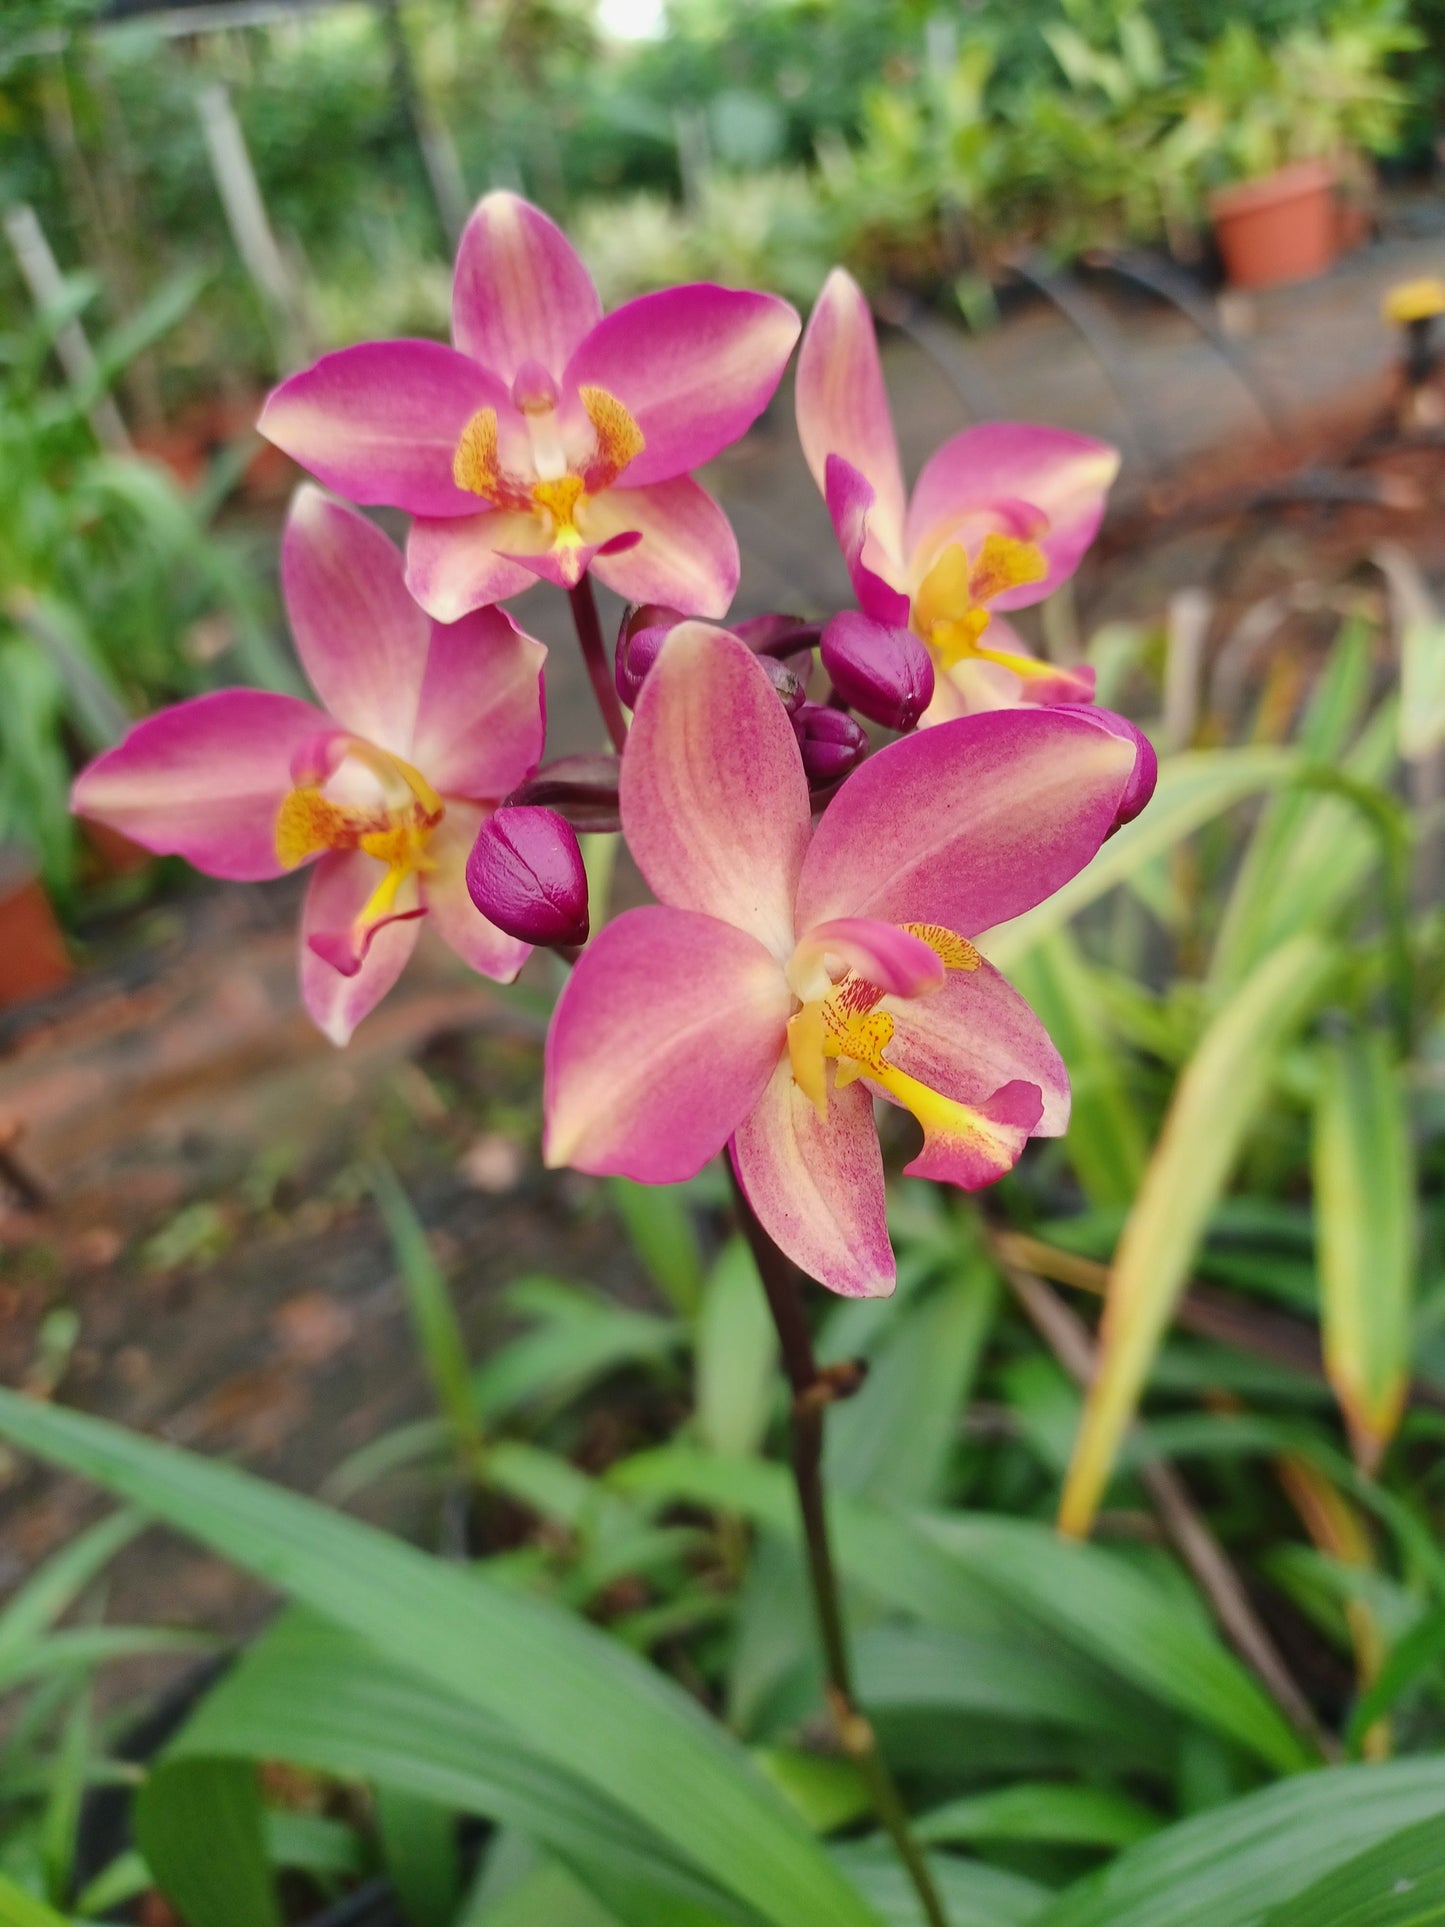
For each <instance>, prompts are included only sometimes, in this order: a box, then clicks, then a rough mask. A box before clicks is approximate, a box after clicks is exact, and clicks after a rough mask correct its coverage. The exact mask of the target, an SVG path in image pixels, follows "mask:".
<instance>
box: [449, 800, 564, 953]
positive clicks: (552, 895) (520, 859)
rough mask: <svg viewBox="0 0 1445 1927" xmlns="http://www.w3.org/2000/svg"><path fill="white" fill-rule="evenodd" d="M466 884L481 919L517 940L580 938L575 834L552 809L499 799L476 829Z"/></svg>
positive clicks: (554, 941) (547, 941)
mask: <svg viewBox="0 0 1445 1927" xmlns="http://www.w3.org/2000/svg"><path fill="white" fill-rule="evenodd" d="M467 890H468V891H469V893H470V895H471V899H472V902H473V903H474V904H475V905H476V906H477V908H478V909H479V910H480V911H481V913H482V915H483V916H484V917H485V918H486V919H487V921H488V922H489V923H494V924H495V925H496V926H497V928H498V929H499V930H505V931H506V933H507V935H508V936H509V937H517V938H520V940H521V941H522V942H523V943H536V944H579V943H585V942H586V941H587V931H588V927H589V926H588V917H587V873H586V871H585V870H584V869H583V867H582V852H581V850H580V849H579V848H578V847H577V837H576V833H575V832H574V830H573V829H572V826H571V824H570V823H568V822H567V821H566V820H565V819H564V818H563V817H560V816H559V815H558V814H557V812H556V811H555V810H547V809H542V808H540V807H538V806H535V805H531V804H515V805H514V804H504V805H503V807H502V808H501V809H499V810H497V811H495V812H494V813H493V814H492V815H491V816H489V817H488V818H487V820H486V822H485V823H483V825H482V827H481V829H480V830H479V831H478V833H477V840H476V842H475V843H474V844H473V845H472V853H471V855H470V856H469V857H468V858H467Z"/></svg>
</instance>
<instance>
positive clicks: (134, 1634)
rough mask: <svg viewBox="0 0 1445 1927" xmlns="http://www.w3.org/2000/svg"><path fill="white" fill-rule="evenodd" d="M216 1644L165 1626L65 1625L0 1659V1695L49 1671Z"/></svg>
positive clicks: (204, 1636)
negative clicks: (11, 1655)
mask: <svg viewBox="0 0 1445 1927" xmlns="http://www.w3.org/2000/svg"><path fill="white" fill-rule="evenodd" d="M218 1643H219V1642H218V1641H217V1640H216V1639H215V1638H213V1637H212V1636H211V1635H210V1634H208V1633H192V1632H186V1631H184V1630H183V1629H181V1628H178V1627H170V1626H67V1627H64V1628H62V1630H61V1631H60V1632H58V1633H51V1634H50V1636H49V1637H48V1638H46V1639H37V1640H36V1641H35V1643H34V1644H33V1645H31V1646H29V1647H22V1648H21V1649H20V1650H19V1651H18V1652H16V1653H15V1654H14V1656H13V1657H12V1658H9V1659H6V1660H4V1661H0V1693H4V1692H8V1691H9V1690H10V1688H11V1687H12V1686H18V1685H19V1684H20V1683H21V1682H22V1681H24V1680H32V1679H44V1678H45V1677H46V1676H47V1675H48V1674H51V1673H66V1672H80V1671H89V1670H90V1669H91V1668H92V1667H96V1666H106V1665H109V1664H110V1662H111V1661H112V1660H117V1659H138V1658H143V1657H153V1656H156V1655H165V1654H171V1653H201V1652H206V1651H208V1650H209V1649H211V1648H213V1647H214V1646H216V1645H217V1644H218Z"/></svg>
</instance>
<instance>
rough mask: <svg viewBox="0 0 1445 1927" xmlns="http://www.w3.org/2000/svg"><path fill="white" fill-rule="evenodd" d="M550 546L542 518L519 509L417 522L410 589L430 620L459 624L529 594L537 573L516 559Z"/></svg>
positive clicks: (411, 540)
mask: <svg viewBox="0 0 1445 1927" xmlns="http://www.w3.org/2000/svg"><path fill="white" fill-rule="evenodd" d="M470 499H472V500H475V498H474V497H473V498H470ZM549 543H550V538H549V536H548V534H547V532H546V529H545V528H544V526H543V523H542V518H541V517H540V516H537V515H532V514H529V513H528V512H527V511H525V510H521V509H492V510H488V511H486V512H485V513H483V514H481V515H468V516H465V517H461V518H458V519H456V520H446V521H440V520H435V521H433V520H428V519H426V518H424V517H419V518H418V519H417V520H416V521H415V522H413V523H412V525H411V534H410V535H409V536H408V537H407V542H406V586H407V588H408V589H409V590H410V591H411V593H412V595H414V596H415V597H416V599H417V601H418V602H419V603H420V604H421V606H422V608H423V609H425V610H426V612H427V614H428V615H429V616H434V617H435V618H436V620H437V621H438V622H459V621H460V620H461V618H462V617H463V616H465V615H470V614H471V612H472V610H473V609H481V608H484V607H485V606H486V605H487V604H489V603H493V602H504V601H505V600H506V599H507V597H508V596H514V595H520V594H521V593H522V591H523V590H524V589H530V588H531V586H532V584H533V583H534V582H535V581H536V579H537V573H536V570H535V569H533V568H531V567H530V566H524V564H522V563H521V562H519V561H517V560H516V559H515V558H516V557H517V556H518V555H521V554H523V553H525V554H528V555H529V556H530V555H531V553H532V552H533V551H535V550H536V549H539V548H545V547H547V546H549Z"/></svg>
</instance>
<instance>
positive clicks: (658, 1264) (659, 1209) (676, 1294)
mask: <svg viewBox="0 0 1445 1927" xmlns="http://www.w3.org/2000/svg"><path fill="white" fill-rule="evenodd" d="M609 1189H610V1190H611V1193H612V1202H613V1204H614V1205H615V1206H616V1207H617V1215H618V1216H619V1217H620V1218H621V1220H622V1222H623V1224H624V1225H625V1226H626V1229H627V1235H628V1237H629V1238H630V1239H631V1240H632V1248H633V1250H634V1251H635V1252H636V1253H637V1255H638V1257H639V1258H640V1259H641V1260H642V1264H643V1268H644V1270H645V1271H646V1272H647V1275H648V1277H649V1278H651V1280H652V1282H653V1283H654V1284H655V1285H656V1286H657V1288H658V1290H659V1291H660V1292H661V1293H662V1295H663V1297H664V1298H666V1299H667V1301H668V1303H669V1304H670V1305H672V1307H673V1308H674V1310H676V1311H679V1312H681V1313H682V1315H683V1316H684V1317H685V1318H692V1317H694V1316H695V1315H696V1313H697V1310H698V1307H699V1306H700V1305H701V1303H702V1293H703V1263H702V1251H701V1249H700V1248H699V1245H698V1242H697V1231H696V1229H695V1228H694V1225H693V1222H692V1218H691V1215H690V1214H689V1212H688V1208H687V1191H686V1188H685V1187H684V1186H682V1185H677V1184H634V1182H633V1181H632V1179H631V1178H612V1179H611V1180H609Z"/></svg>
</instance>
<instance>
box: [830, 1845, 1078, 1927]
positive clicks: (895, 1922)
mask: <svg viewBox="0 0 1445 1927" xmlns="http://www.w3.org/2000/svg"><path fill="white" fill-rule="evenodd" d="M832 1852H833V1858H834V1860H835V1861H836V1862H837V1863H838V1865H839V1866H841V1867H845V1868H846V1869H847V1871H848V1874H849V1877H850V1878H851V1879H852V1880H853V1881H854V1882H855V1883H856V1885H857V1886H858V1887H859V1888H860V1889H861V1891H862V1892H863V1893H865V1894H866V1895H867V1896H868V1899H869V1901H870V1902H871V1903H872V1905H873V1906H874V1907H875V1908H877V1910H878V1913H879V1914H880V1915H881V1916H882V1918H883V1919H884V1920H885V1921H886V1922H887V1923H888V1927H922V1922H923V1913H922V1910H921V1909H920V1907H919V1904H918V1895H917V1893H916V1892H915V1891H914V1888H913V1884H912V1882H911V1881H910V1880H909V1877H908V1875H907V1873H906V1872H905V1871H904V1868H903V1866H902V1864H901V1863H900V1861H899V1859H898V1855H897V1853H896V1852H895V1851H894V1849H893V1847H892V1846H891V1845H890V1844H889V1843H888V1842H887V1841H884V1840H857V1841H852V1840H850V1841H848V1842H846V1843H845V1844H842V1845H839V1846H836V1847H834V1848H833V1850H832ZM928 1870H929V1872H930V1873H931V1874H932V1875H933V1880H934V1884H935V1886H936V1887H937V1890H938V1898H939V1900H940V1902H941V1904H942V1906H943V1910H944V1913H945V1915H946V1916H947V1919H948V1924H949V1927H1025V1923H1026V1922H1029V1921H1034V1920H1037V1919H1038V1918H1039V1910H1040V1908H1041V1907H1042V1906H1043V1905H1044V1903H1045V1902H1046V1900H1047V1899H1048V1889H1047V1888H1046V1887H1040V1886H1038V1885H1037V1884H1036V1883H1035V1882H1034V1881H1032V1880H1025V1879H1024V1878H1023V1876H1022V1875H1021V1874H1016V1873H1006V1872H1005V1871H1004V1869H1003V1868H1002V1867H986V1866H984V1864H983V1863H982V1862H981V1861H978V1860H963V1859H960V1858H959V1856H958V1855H957V1854H951V1853H932V1854H930V1855H929V1856H928ZM800 1927H801V1923H800Z"/></svg>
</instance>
